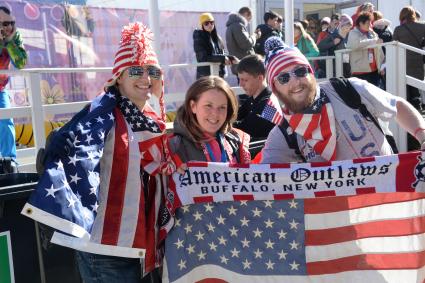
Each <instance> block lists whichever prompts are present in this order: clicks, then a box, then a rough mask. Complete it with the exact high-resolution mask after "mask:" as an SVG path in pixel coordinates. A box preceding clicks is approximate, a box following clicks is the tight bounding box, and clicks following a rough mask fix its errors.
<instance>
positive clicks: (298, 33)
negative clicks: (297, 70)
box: [294, 22, 319, 57]
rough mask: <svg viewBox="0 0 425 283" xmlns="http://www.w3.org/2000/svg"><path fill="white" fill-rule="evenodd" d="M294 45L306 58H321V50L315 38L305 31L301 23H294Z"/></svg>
mask: <svg viewBox="0 0 425 283" xmlns="http://www.w3.org/2000/svg"><path fill="white" fill-rule="evenodd" d="M294 44H295V46H296V47H298V49H299V50H300V51H301V53H302V54H304V56H306V57H316V56H319V49H318V48H317V46H316V43H314V40H313V38H312V37H311V36H310V35H309V34H308V33H307V32H306V31H305V30H304V28H303V25H302V24H301V23H300V22H295V23H294Z"/></svg>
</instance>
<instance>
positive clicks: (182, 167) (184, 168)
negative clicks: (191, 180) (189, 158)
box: [176, 163, 187, 175]
mask: <svg viewBox="0 0 425 283" xmlns="http://www.w3.org/2000/svg"><path fill="white" fill-rule="evenodd" d="M186 170H187V164H186V163H182V165H180V167H179V168H177V170H176V171H177V173H179V174H180V175H184V173H185V172H186Z"/></svg>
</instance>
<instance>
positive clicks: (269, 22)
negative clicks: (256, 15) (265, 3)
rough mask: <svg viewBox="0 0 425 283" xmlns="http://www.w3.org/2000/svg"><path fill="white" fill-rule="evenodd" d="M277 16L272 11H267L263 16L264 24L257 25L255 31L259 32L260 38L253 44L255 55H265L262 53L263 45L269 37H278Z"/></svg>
mask: <svg viewBox="0 0 425 283" xmlns="http://www.w3.org/2000/svg"><path fill="white" fill-rule="evenodd" d="M278 18H279V16H278V14H276V13H275V12H273V11H268V12H266V13H265V14H264V24H261V25H258V26H257V28H256V30H259V31H260V32H261V37H260V38H259V39H258V40H257V42H256V44H255V48H254V49H255V53H257V54H260V55H263V56H264V55H266V53H265V51H264V43H265V42H266V40H267V39H268V38H269V37H271V36H279V32H278V31H277V26H278Z"/></svg>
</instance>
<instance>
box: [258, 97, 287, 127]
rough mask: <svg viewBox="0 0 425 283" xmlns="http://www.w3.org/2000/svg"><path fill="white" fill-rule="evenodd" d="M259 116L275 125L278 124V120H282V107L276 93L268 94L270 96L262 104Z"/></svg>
mask: <svg viewBox="0 0 425 283" xmlns="http://www.w3.org/2000/svg"><path fill="white" fill-rule="evenodd" d="M260 116H261V117H262V118H264V119H266V120H267V121H270V122H272V123H273V124H275V125H279V124H280V121H282V118H283V114H282V107H280V104H279V101H278V99H277V97H276V95H274V94H272V95H270V98H269V100H268V101H267V103H266V105H265V106H264V109H263V112H261V115H260Z"/></svg>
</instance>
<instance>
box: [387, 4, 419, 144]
mask: <svg viewBox="0 0 425 283" xmlns="http://www.w3.org/2000/svg"><path fill="white" fill-rule="evenodd" d="M399 20H400V25H399V26H397V27H396V28H395V29H394V33H393V39H394V40H397V41H400V42H402V43H404V44H408V45H411V46H413V47H416V48H419V49H422V48H423V47H424V44H425V24H423V23H420V22H418V21H417V13H416V11H415V9H414V8H413V7H412V6H406V7H404V8H403V9H401V11H400V16H399ZM423 58H425V57H424V56H422V55H421V54H418V53H415V52H413V51H409V50H407V51H406V74H407V75H408V76H412V77H414V78H416V79H419V80H423V79H424V60H423ZM406 98H407V101H409V102H410V104H412V105H413V107H415V108H416V109H418V110H419V111H421V110H422V99H421V95H420V93H419V90H418V89H417V88H416V87H413V86H410V85H407V86H406ZM407 147H408V150H413V149H419V148H420V146H419V143H418V142H417V141H416V139H414V138H413V137H412V136H411V135H408V139H407Z"/></svg>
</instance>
